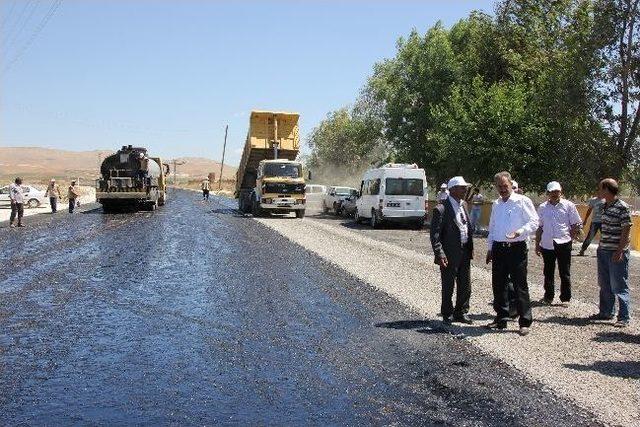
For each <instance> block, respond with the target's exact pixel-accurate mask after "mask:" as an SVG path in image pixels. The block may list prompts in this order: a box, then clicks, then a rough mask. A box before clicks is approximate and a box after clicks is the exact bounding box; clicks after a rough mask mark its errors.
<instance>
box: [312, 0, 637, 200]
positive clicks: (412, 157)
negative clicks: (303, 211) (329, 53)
mask: <svg viewBox="0 0 640 427" xmlns="http://www.w3.org/2000/svg"><path fill="white" fill-rule="evenodd" d="M639 2H640V0H555V1H549V0H503V1H500V2H498V3H497V4H496V6H495V13H494V15H493V16H491V15H487V14H485V13H482V12H472V13H471V14H470V15H469V16H468V17H466V18H464V19H461V20H460V21H458V22H457V23H455V24H454V25H453V26H452V27H451V28H445V27H444V26H443V25H442V23H439V22H438V23H436V24H435V25H433V26H432V27H431V28H429V29H428V31H427V32H426V33H425V34H420V33H418V32H417V31H415V30H413V31H411V33H410V34H409V35H408V36H407V37H403V38H400V39H399V40H398V42H397V51H396V54H395V57H393V58H390V59H385V60H383V61H381V62H379V63H377V64H375V65H374V67H373V70H372V74H371V76H370V78H369V79H368V81H367V84H366V85H365V87H364V88H363V89H362V90H361V93H360V95H359V97H358V99H356V100H355V101H354V103H353V105H352V106H349V107H344V108H342V109H339V110H337V111H333V112H331V113H329V114H328V115H327V117H326V119H325V120H323V121H322V122H321V123H320V124H319V125H318V126H317V127H316V128H315V129H313V131H312V132H311V133H310V135H309V136H308V144H309V146H310V148H311V155H310V157H309V159H308V164H309V166H310V168H311V169H312V170H313V169H316V170H322V168H324V167H329V166H331V167H334V168H335V167H338V168H343V169H344V170H346V171H355V170H358V169H360V168H361V167H362V165H363V164H367V165H375V164H379V163H381V162H384V161H395V162H403V163H413V162H416V163H418V164H419V165H420V166H421V167H423V168H425V170H426V172H427V176H428V177H429V179H430V181H432V183H433V184H438V183H440V182H443V181H445V180H446V179H447V178H448V177H451V176H454V175H464V176H465V178H466V179H467V180H468V181H470V182H473V183H474V184H476V185H486V184H489V183H491V182H492V179H493V175H494V173H495V172H497V171H500V170H509V171H511V173H512V174H513V175H514V176H515V177H517V178H516V179H517V180H518V181H519V182H520V184H521V185H522V186H524V187H525V188H527V189H530V190H532V191H537V192H542V191H544V187H545V185H546V183H547V182H548V181H550V180H552V179H555V180H559V181H561V182H562V184H563V186H564V188H565V190H566V191H567V192H569V193H571V194H587V193H590V192H592V191H593V189H594V187H595V184H596V183H597V181H598V179H599V178H600V177H604V176H611V177H614V178H618V179H623V180H625V182H627V183H628V184H629V185H630V186H632V187H634V189H635V190H636V191H637V189H638V188H640V152H639V150H638V148H639V144H638V142H639V139H640V138H639V126H640V108H639V103H640V14H639Z"/></svg>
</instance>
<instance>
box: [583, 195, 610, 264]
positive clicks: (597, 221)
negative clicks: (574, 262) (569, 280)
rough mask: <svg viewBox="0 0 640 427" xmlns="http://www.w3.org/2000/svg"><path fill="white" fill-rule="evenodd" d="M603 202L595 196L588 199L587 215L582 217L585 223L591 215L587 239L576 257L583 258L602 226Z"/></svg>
mask: <svg viewBox="0 0 640 427" xmlns="http://www.w3.org/2000/svg"><path fill="white" fill-rule="evenodd" d="M603 204H604V201H603V200H602V199H601V198H600V197H598V195H597V194H596V196H595V197H592V198H591V199H589V209H587V214H586V215H585V217H584V222H587V219H588V218H589V215H590V214H591V213H593V217H592V218H591V226H590V227H589V232H588V233H587V237H586V238H585V239H584V242H582V247H581V248H580V252H578V256H583V255H584V252H585V251H586V250H587V248H588V247H589V245H590V244H591V241H592V240H593V238H594V237H596V233H597V232H599V231H600V228H601V226H602V220H601V214H602V205H603Z"/></svg>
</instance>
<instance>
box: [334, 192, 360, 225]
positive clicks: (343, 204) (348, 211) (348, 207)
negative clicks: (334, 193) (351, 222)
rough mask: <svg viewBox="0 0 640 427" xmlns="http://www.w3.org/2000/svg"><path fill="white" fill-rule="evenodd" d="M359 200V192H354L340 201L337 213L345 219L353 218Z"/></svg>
mask: <svg viewBox="0 0 640 427" xmlns="http://www.w3.org/2000/svg"><path fill="white" fill-rule="evenodd" d="M357 199H358V191H357V190H354V191H352V192H351V194H350V195H349V196H347V197H345V198H344V199H343V200H340V202H339V204H338V206H337V208H338V209H337V211H338V213H339V214H340V215H342V216H343V217H345V218H352V217H353V216H354V215H355V213H356V209H357V208H356V200H357Z"/></svg>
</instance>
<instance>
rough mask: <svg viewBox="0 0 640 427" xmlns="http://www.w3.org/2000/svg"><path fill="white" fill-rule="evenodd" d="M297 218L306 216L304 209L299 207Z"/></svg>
mask: <svg viewBox="0 0 640 427" xmlns="http://www.w3.org/2000/svg"><path fill="white" fill-rule="evenodd" d="M296 218H300V219H302V218H304V209H298V210H297V211H296Z"/></svg>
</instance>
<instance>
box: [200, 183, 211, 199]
mask: <svg viewBox="0 0 640 427" xmlns="http://www.w3.org/2000/svg"><path fill="white" fill-rule="evenodd" d="M200 188H202V200H203V201H204V200H207V201H208V200H209V190H211V184H210V183H209V178H205V179H203V180H202V184H201V185H200Z"/></svg>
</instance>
